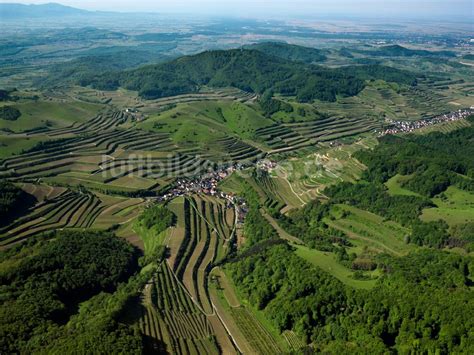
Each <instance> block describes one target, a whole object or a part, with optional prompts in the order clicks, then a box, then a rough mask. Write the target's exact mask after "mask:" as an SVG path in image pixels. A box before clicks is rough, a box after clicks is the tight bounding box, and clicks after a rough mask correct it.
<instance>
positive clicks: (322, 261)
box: [294, 245, 377, 289]
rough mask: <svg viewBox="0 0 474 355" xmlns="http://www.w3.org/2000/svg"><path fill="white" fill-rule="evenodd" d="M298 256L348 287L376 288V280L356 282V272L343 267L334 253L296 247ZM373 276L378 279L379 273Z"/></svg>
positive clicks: (301, 246) (372, 274)
mask: <svg viewBox="0 0 474 355" xmlns="http://www.w3.org/2000/svg"><path fill="white" fill-rule="evenodd" d="M294 246H295V248H296V254H297V255H298V256H299V257H301V258H303V259H305V260H307V261H309V262H310V263H311V264H313V265H315V266H317V267H319V268H321V269H322V270H324V271H326V272H327V273H329V274H331V275H333V276H334V277H335V278H337V279H338V280H340V281H342V282H344V283H345V284H346V285H348V286H351V287H354V288H362V289H370V288H372V287H374V286H375V283H376V280H375V279H373V280H356V279H354V278H353V274H354V272H353V271H352V270H350V269H348V268H346V267H345V266H343V265H341V264H340V263H339V262H338V261H337V260H336V256H335V255H334V254H333V253H329V252H323V251H319V250H315V249H310V248H308V247H305V246H303V245H294ZM370 275H371V276H373V277H376V276H377V272H372V273H370Z"/></svg>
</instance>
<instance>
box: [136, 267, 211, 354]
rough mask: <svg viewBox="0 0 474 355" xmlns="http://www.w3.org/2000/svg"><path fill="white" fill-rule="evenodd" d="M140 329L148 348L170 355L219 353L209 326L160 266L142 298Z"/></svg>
mask: <svg viewBox="0 0 474 355" xmlns="http://www.w3.org/2000/svg"><path fill="white" fill-rule="evenodd" d="M142 305H143V307H142V308H141V309H142V314H141V318H140V323H139V324H140V330H141V331H142V333H143V334H145V335H146V336H147V337H149V344H148V347H149V348H152V349H154V350H161V351H166V352H168V353H172V354H219V348H218V345H217V341H216V338H215V335H214V330H213V328H212V325H211V323H210V321H209V320H208V318H207V317H206V315H204V314H203V313H202V312H201V311H200V310H199V308H198V307H196V305H195V304H194V303H193V301H192V300H191V298H190V297H189V295H188V293H187V291H186V290H185V289H184V288H183V287H182V286H181V284H180V283H178V282H177V280H176V279H175V276H174V275H173V273H172V272H171V270H170V269H169V267H168V265H167V264H166V263H162V264H161V266H160V268H159V270H158V272H157V273H156V274H155V276H154V278H153V280H152V281H151V282H150V283H149V284H148V285H147V286H146V288H145V291H144V294H143V296H142Z"/></svg>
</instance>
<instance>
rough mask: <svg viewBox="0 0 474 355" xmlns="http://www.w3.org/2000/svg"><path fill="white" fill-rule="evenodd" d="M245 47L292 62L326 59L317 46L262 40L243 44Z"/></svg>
mask: <svg viewBox="0 0 474 355" xmlns="http://www.w3.org/2000/svg"><path fill="white" fill-rule="evenodd" d="M244 48H245V49H253V50H257V51H260V52H263V53H265V54H268V55H273V56H275V57H279V58H283V59H287V60H291V61H294V62H304V63H308V64H309V63H315V62H323V61H325V60H326V56H325V55H324V51H322V50H321V49H317V48H310V47H303V46H297V45H294V44H287V43H283V42H263V43H256V44H252V45H248V46H244Z"/></svg>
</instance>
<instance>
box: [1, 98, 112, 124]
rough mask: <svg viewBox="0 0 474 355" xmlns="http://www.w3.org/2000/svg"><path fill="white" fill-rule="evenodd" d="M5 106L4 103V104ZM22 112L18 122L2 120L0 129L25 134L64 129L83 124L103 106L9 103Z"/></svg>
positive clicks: (28, 102) (42, 102)
mask: <svg viewBox="0 0 474 355" xmlns="http://www.w3.org/2000/svg"><path fill="white" fill-rule="evenodd" d="M2 104H3V103H2ZM8 105H11V106H13V107H15V108H17V109H18V110H20V112H21V116H20V117H19V118H18V119H17V120H16V121H5V120H1V119H0V129H5V128H8V129H11V130H12V131H13V132H23V131H26V130H32V129H37V128H40V127H49V128H62V127H67V126H70V125H72V124H73V123H82V122H85V121H87V120H89V119H91V118H93V117H94V116H95V115H97V114H98V112H99V111H100V110H101V109H102V108H103V106H102V105H97V104H91V103H85V102H75V101H68V102H55V101H42V100H39V101H37V102H35V101H32V100H26V101H25V102H23V100H21V101H19V102H14V103H8Z"/></svg>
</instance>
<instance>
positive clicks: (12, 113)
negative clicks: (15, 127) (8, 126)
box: [0, 106, 21, 121]
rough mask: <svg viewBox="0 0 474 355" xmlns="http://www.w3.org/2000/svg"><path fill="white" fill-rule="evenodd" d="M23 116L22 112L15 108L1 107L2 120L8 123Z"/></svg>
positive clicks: (0, 116)
mask: <svg viewBox="0 0 474 355" xmlns="http://www.w3.org/2000/svg"><path fill="white" fill-rule="evenodd" d="M20 116H21V112H20V110H18V109H17V108H16V107H13V106H2V107H0V119H2V120H7V121H16V120H17V119H18V118H19V117H20Z"/></svg>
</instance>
